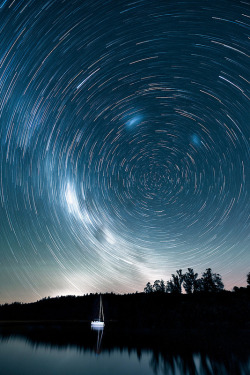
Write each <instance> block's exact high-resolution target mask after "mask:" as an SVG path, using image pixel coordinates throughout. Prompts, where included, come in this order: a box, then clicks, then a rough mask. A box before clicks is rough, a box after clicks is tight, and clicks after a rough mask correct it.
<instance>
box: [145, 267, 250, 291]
mask: <svg viewBox="0 0 250 375" xmlns="http://www.w3.org/2000/svg"><path fill="white" fill-rule="evenodd" d="M247 283H248V286H250V272H249V273H248V274H247ZM182 288H183V289H184V290H185V292H186V293H187V294H193V293H198V292H205V293H217V292H220V291H222V290H223V289H224V284H223V282H222V278H221V275H220V274H218V273H214V272H212V269H211V268H207V269H206V271H205V272H203V273H202V275H201V277H200V278H199V277H198V273H196V272H194V270H193V268H188V270H187V272H186V273H183V271H182V270H181V269H180V270H177V271H176V274H172V277H171V279H170V280H168V281H167V282H166V283H165V282H164V280H155V282H154V283H153V284H151V283H150V282H148V283H147V284H146V287H145V288H144V292H145V293H155V292H156V293H173V294H181V293H182ZM233 290H234V291H237V290H239V288H238V287H234V289H233Z"/></svg>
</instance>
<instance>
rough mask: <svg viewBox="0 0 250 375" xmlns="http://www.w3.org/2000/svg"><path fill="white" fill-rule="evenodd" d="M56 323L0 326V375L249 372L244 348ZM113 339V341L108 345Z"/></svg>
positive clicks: (249, 359)
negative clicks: (191, 343)
mask: <svg viewBox="0 0 250 375" xmlns="http://www.w3.org/2000/svg"><path fill="white" fill-rule="evenodd" d="M124 332H125V331H119V330H118V331H117V330H116V329H115V328H114V327H112V328H110V327H109V328H106V327H105V329H104V331H93V330H92V331H91V330H90V328H89V326H88V325H86V324H85V325H83V326H82V327H79V329H76V326H69V327H62V326H61V325H60V324H53V325H51V326H49V327H48V326H46V325H44V324H35V325H32V324H29V325H25V326H22V327H20V326H16V327H8V328H7V329H6V327H5V328H4V329H3V328H0V373H1V375H5V374H6V375H42V374H46V375H50V374H51V375H52V374H53V375H57V374H58V375H59V374H60V375H64V374H65V375H66V374H67V375H78V374H79V375H80V374H81V375H85V374H86V375H96V374H98V375H113V374H115V375H134V374H136V375H140V374H141V375H150V374H158V375H162V374H165V375H216V374H218V375H229V374H230V375H231V374H232V375H249V374H250V356H249V353H248V351H247V350H243V351H242V350H237V349H236V348H237V345H236V347H235V350H232V348H230V350H229V349H228V347H227V348H226V349H225V350H224V349H223V348H222V347H221V343H220V344H219V346H218V345H217V343H216V342H215V343H214V350H213V349H212V350H211V348H213V345H211V346H209V347H207V348H209V349H205V350H204V348H203V349H202V350H201V351H199V350H197V349H196V350H194V349H192V348H191V347H189V346H188V345H186V344H185V347H182V346H181V345H179V348H178V345H177V346H176V345H171V343H170V342H169V341H171V340H172V338H169V339H168V338H167V337H166V336H161V337H160V336H158V337H156V336H155V335H154V336H153V335H151V334H150V332H147V334H146V335H140V334H138V333H136V334H135V335H134V334H133V332H129V333H128V334H125V333H124ZM112 340H113V343H112Z"/></svg>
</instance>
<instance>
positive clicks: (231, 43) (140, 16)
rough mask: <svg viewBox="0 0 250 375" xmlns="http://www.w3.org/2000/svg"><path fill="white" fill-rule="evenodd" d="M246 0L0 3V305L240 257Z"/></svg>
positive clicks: (233, 276)
mask: <svg viewBox="0 0 250 375" xmlns="http://www.w3.org/2000/svg"><path fill="white" fill-rule="evenodd" d="M249 10H250V3H249V2H248V1H240V0H239V1H236V0H235V1H227V0H220V1H214V0H212V1H206V0H201V1H189V0H184V1H179V0H176V1H174V0H169V1H163V0H156V1H150V0H138V1H132V2H131V1H127V0H126V1H125V0H121V1H116V0H107V1H101V0H96V1H90V0H84V1H83V0H72V1H69V0H67V1H66V0H58V1H56V0H48V1H35V0H6V1H2V2H1V4H0V20H1V22H0V35H1V38H0V94H1V95H0V140H1V143H0V147H1V154H0V303H3V302H11V301H15V300H19V301H34V300H37V299H40V298H42V297H44V296H48V295H50V296H56V295H62V294H83V293H89V292H105V291H114V292H120V293H124V292H134V291H136V290H138V291H141V290H143V287H144V286H145V284H146V282H147V281H151V282H152V281H154V280H155V279H156V278H163V279H164V280H166V279H168V278H169V277H170V275H171V273H173V272H174V271H175V270H176V269H179V268H182V269H183V270H184V271H185V270H186V269H187V268H188V267H192V268H194V269H195V270H196V271H197V272H202V271H204V270H205V269H206V268H208V267H211V268H212V269H213V270H214V271H215V272H217V273H220V274H221V275H222V278H223V281H224V283H225V286H226V288H228V289H231V288H232V287H233V286H234V285H238V286H241V285H244V284H245V278H246V274H247V272H249V266H250V245H249V244H250V225H249V224H250V222H249V213H250V205H249V202H250V199H249V177H250V173H249V172H250V168H249V167H250V147H249V146H250V142H249V139H250V130H249V129H250V128H249V80H250V77H249V51H250V49H249V30H250V12H249Z"/></svg>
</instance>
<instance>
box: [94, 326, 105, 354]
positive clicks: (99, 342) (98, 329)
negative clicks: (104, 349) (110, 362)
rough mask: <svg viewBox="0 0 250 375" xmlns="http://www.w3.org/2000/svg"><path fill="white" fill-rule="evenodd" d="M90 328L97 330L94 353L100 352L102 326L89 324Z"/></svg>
mask: <svg viewBox="0 0 250 375" xmlns="http://www.w3.org/2000/svg"><path fill="white" fill-rule="evenodd" d="M91 330H92V331H96V332H97V341H96V354H100V353H101V344H102V336H103V331H104V327H93V326H91Z"/></svg>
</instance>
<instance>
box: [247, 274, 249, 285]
mask: <svg viewBox="0 0 250 375" xmlns="http://www.w3.org/2000/svg"><path fill="white" fill-rule="evenodd" d="M247 285H248V286H250V272H248V274H247Z"/></svg>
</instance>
